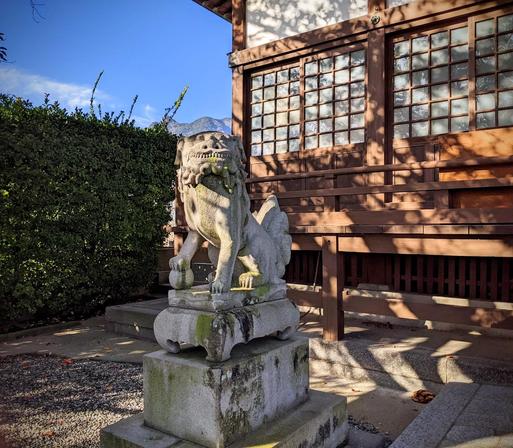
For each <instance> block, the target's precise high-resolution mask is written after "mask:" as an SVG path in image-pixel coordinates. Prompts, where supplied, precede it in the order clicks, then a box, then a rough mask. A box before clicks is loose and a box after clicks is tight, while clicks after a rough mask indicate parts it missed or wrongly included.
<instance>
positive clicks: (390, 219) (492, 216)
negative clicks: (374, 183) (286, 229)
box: [287, 207, 513, 233]
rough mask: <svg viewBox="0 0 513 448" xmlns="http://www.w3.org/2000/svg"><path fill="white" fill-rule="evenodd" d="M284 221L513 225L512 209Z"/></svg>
mask: <svg viewBox="0 0 513 448" xmlns="http://www.w3.org/2000/svg"><path fill="white" fill-rule="evenodd" d="M287 217H288V219H289V224H290V226H333V227H335V226H350V225H354V224H367V225H376V226H380V225H391V224H412V225H413V224H417V225H420V224H422V225H428V226H430V225H436V224H451V225H458V224H511V223H513V207H510V208H477V209H476V208H467V209H448V210H436V209H424V210H380V211H339V212H332V213H330V212H303V213H289V214H288V215H287ZM333 233H337V232H333Z"/></svg>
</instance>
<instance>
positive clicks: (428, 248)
mask: <svg viewBox="0 0 513 448" xmlns="http://www.w3.org/2000/svg"><path fill="white" fill-rule="evenodd" d="M338 250H339V251H341V252H358V253H377V254H409V255H418V254H422V255H443V256H457V257H460V256H462V257H513V238H508V237H506V238H503V239H469V238H402V237H389V236H382V235H366V236H363V237H361V236H350V237H344V236H341V237H338Z"/></svg>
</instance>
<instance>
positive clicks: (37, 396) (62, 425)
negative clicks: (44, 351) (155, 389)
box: [0, 355, 143, 448]
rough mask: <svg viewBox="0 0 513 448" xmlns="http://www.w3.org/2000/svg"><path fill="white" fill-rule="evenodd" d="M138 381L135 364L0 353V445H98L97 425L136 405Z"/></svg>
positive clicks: (127, 412) (134, 410)
mask: <svg viewBox="0 0 513 448" xmlns="http://www.w3.org/2000/svg"><path fill="white" fill-rule="evenodd" d="M142 387H143V386H142V366H141V365H135V364H127V363H118V362H105V361H95V360H77V361H71V360H67V359H63V358H59V357H56V356H39V355H21V356H7V357H4V358H0V448H3V445H4V444H5V443H6V444H7V447H9V448H40V447H45V448H50V447H51V448H53V447H55V448H64V447H66V448H82V447H83V448H94V447H99V446H100V445H99V441H100V440H99V434H100V429H101V428H103V427H104V426H106V425H109V424H111V423H114V422H116V421H118V420H120V419H121V418H124V417H128V416H130V415H132V414H135V413H137V412H140V411H142V407H143V393H142ZM2 435H3V437H4V438H5V441H4V442H3V441H2Z"/></svg>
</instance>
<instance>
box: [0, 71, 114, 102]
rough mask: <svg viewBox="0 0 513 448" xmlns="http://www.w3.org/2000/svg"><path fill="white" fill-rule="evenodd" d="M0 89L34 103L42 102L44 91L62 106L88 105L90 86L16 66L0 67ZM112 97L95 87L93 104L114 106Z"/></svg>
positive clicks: (51, 99)
mask: <svg viewBox="0 0 513 448" xmlns="http://www.w3.org/2000/svg"><path fill="white" fill-rule="evenodd" d="M0 91H1V92H3V93H8V94H11V95H16V96H21V97H24V98H28V99H30V100H32V101H33V102H34V103H35V104H36V105H38V104H40V102H42V99H43V97H44V94H45V93H49V94H50V101H52V102H53V101H58V102H59V103H60V104H61V105H62V106H63V107H67V108H70V109H74V108H75V107H79V108H83V107H86V108H87V107H89V101H90V98H91V91H92V86H82V85H79V84H71V83H65V82H58V81H53V80H51V79H49V78H45V77H44V76H40V75H34V74H31V73H27V72H24V71H22V70H18V69H16V68H9V67H1V68H0ZM112 100H113V98H112V97H111V96H110V95H109V94H107V93H106V92H103V91H102V90H101V89H96V92H95V104H98V103H100V104H102V105H103V106H107V107H111V108H112V107H114V106H115V105H114V104H113V103H112Z"/></svg>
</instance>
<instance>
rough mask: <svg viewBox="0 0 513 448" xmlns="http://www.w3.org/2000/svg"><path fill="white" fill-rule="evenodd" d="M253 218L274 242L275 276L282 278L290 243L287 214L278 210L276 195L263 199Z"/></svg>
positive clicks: (287, 262)
mask: <svg viewBox="0 0 513 448" xmlns="http://www.w3.org/2000/svg"><path fill="white" fill-rule="evenodd" d="M255 219H256V220H257V221H258V223H259V224H260V225H261V226H262V227H263V228H264V230H265V231H266V232H267V233H268V234H269V236H270V237H271V238H272V239H273V241H274V243H275V244H276V248H277V249H278V250H277V253H278V263H277V266H276V268H277V270H278V272H277V277H278V278H282V277H283V276H284V275H285V267H286V266H287V264H289V261H290V246H291V244H292V238H291V236H290V234H289V220H288V218H287V214H286V213H284V212H282V211H281V210H280V205H279V204H278V199H277V198H276V196H274V195H271V196H268V197H267V199H266V200H265V201H264V203H263V204H262V207H260V210H259V211H258V213H255Z"/></svg>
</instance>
